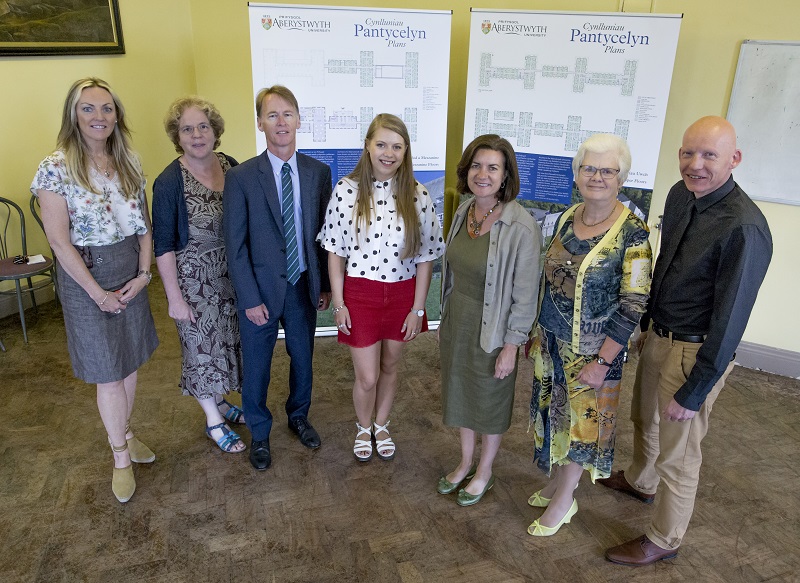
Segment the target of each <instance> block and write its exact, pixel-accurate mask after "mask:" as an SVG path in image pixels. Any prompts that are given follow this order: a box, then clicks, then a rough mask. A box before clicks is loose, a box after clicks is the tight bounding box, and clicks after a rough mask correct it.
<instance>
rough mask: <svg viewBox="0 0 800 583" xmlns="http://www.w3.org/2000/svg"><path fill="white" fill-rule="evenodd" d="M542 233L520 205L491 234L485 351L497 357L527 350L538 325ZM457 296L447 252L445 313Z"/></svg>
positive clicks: (510, 206)
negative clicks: (510, 348) (513, 347)
mask: <svg viewBox="0 0 800 583" xmlns="http://www.w3.org/2000/svg"><path fill="white" fill-rule="evenodd" d="M471 203H472V198H470V199H469V200H467V201H465V202H464V203H462V204H461V205H460V206H459V207H458V210H456V215H455V217H454V218H453V223H452V224H451V225H450V232H449V233H448V234H447V246H448V248H449V246H450V242H451V241H452V240H453V237H455V235H456V233H458V230H459V228H461V226H462V224H463V223H464V221H465V220H466V217H467V211H468V210H469V205H470V204H471ZM541 250H542V231H541V229H540V228H539V225H537V224H536V221H534V220H533V217H531V215H530V214H529V213H528V211H526V210H525V209H524V208H522V206H520V204H519V203H518V202H517V201H516V200H512V201H511V202H508V203H506V205H505V207H504V208H503V213H502V214H501V215H500V218H499V219H497V221H496V222H495V223H494V224H493V225H492V228H491V229H490V231H489V255H488V257H487V258H486V283H485V285H484V291H483V318H482V320H481V348H482V349H483V350H484V351H486V352H491V351H493V350H495V349H497V348H501V347H502V346H503V345H504V344H506V343H507V344H517V345H520V344H524V343H525V342H526V341H527V340H528V333H529V332H530V330H531V327H532V326H533V322H534V320H535V319H536V304H537V300H538V292H539V277H540V275H541V268H540V259H541ZM452 291H453V271H452V269H450V265H449V263H448V261H447V251H446V250H445V254H444V259H443V262H442V312H444V310H445V306H446V304H447V298H448V296H449V295H450V293H451V292H452Z"/></svg>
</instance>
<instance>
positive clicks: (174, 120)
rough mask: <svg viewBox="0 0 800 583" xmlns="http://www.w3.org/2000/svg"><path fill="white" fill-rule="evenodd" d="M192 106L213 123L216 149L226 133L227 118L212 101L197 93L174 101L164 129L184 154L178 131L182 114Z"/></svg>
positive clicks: (165, 119) (178, 149)
mask: <svg viewBox="0 0 800 583" xmlns="http://www.w3.org/2000/svg"><path fill="white" fill-rule="evenodd" d="M190 107H196V108H197V109H199V110H200V111H202V112H203V113H204V114H206V117H207V118H208V123H209V124H211V129H212V131H213V132H214V149H215V150H216V149H217V148H219V144H220V137H221V136H222V134H223V133H225V120H224V119H222V116H221V115H220V113H219V110H218V109H217V108H216V107H215V106H214V104H213V103H211V102H210V101H208V100H206V99H203V98H202V97H198V96H196V95H189V96H187V97H181V98H179V99H176V100H175V101H173V102H172V105H170V106H169V109H168V110H167V115H166V116H164V129H165V130H166V132H167V135H168V136H169V139H170V140H172V144H173V145H174V146H175V151H176V152H178V153H179V154H183V148H181V140H180V136H179V135H178V132H179V131H180V123H181V116H182V115H183V113H184V112H185V111H186V110H187V109H189V108H190Z"/></svg>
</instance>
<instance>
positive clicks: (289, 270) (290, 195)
mask: <svg viewBox="0 0 800 583" xmlns="http://www.w3.org/2000/svg"><path fill="white" fill-rule="evenodd" d="M281 191H282V197H281V209H282V211H283V234H284V236H285V237H286V276H287V279H288V280H289V283H291V284H292V285H294V284H296V283H297V280H298V279H300V254H299V253H298V252H297V231H296V229H295V226H294V191H293V188H292V168H291V166H289V164H288V163H284V164H283V168H281Z"/></svg>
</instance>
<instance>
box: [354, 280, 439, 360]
mask: <svg viewBox="0 0 800 583" xmlns="http://www.w3.org/2000/svg"><path fill="white" fill-rule="evenodd" d="M416 285H417V280H416V278H411V279H408V280H406V281H398V282H391V283H386V282H382V281H373V280H371V279H366V278H364V277H350V276H349V275H346V276H345V278H344V303H345V305H346V306H347V311H348V312H349V313H350V324H351V326H350V335H349V336H348V335H347V334H344V333H342V331H341V330H340V331H339V342H340V343H342V344H347V345H348V346H352V347H354V348H365V347H367V346H372V345H373V344H375V343H376V342H379V341H381V340H397V341H399V342H403V337H404V336H405V332H403V331H401V328H402V327H403V322H405V320H406V316H408V314H409V312H411V308H413V307H414V291H415V289H416ZM427 331H428V316H427V314H426V315H425V316H423V317H422V327H421V329H420V333H422V332H427Z"/></svg>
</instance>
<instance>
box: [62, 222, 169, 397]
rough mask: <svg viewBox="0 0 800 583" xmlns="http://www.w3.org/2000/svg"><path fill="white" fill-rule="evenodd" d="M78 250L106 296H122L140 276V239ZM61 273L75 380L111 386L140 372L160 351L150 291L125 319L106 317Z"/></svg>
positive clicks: (133, 304)
mask: <svg viewBox="0 0 800 583" xmlns="http://www.w3.org/2000/svg"><path fill="white" fill-rule="evenodd" d="M76 249H77V250H78V253H79V254H80V255H81V256H82V257H83V260H84V263H85V264H86V266H87V267H88V268H89V272H90V273H91V274H92V277H94V279H95V281H96V282H97V283H98V284H99V285H100V287H102V288H103V289H105V290H108V291H114V290H118V289H119V288H121V287H122V286H123V285H125V283H126V282H128V281H130V280H131V279H133V278H134V277H136V273H137V272H138V270H139V240H138V238H137V237H136V236H135V235H132V236H130V237H126V238H125V239H124V240H123V241H120V242H119V243H115V244H113V245H98V246H94V247H76ZM57 269H58V296H59V299H60V300H61V304H62V306H63V311H64V326H65V328H66V330H67V348H68V350H69V356H70V361H71V362H72V370H73V372H74V373H75V376H76V377H78V378H79V379H81V380H84V381H86V382H87V383H110V382H115V381H121V380H122V379H124V378H126V377H127V376H129V375H130V374H131V373H133V372H135V371H136V370H138V369H139V367H140V366H142V365H143V364H144V363H145V362H146V361H147V360H148V359H149V358H150V356H151V355H152V354H153V351H155V349H156V347H157V346H158V337H157V336H156V327H155V324H154V323H153V315H152V314H151V312H150V300H149V299H148V297H147V288H144V289H143V290H142V291H141V292H139V294H137V296H136V297H135V298H133V300H131V302H130V303H129V304H128V306H127V308H125V309H124V310H123V311H122V312H120V313H119V314H113V313H108V312H103V311H102V310H101V309H100V308H99V307H98V306H97V304H96V303H95V302H94V300H92V298H90V297H89V295H88V294H87V293H86V292H85V291H84V290H83V288H82V287H81V286H80V285H78V284H77V282H75V280H74V279H72V278H71V277H70V276H69V275H68V274H67V272H66V271H64V269H63V268H62V267H61V265H60V264H58V265H57Z"/></svg>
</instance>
